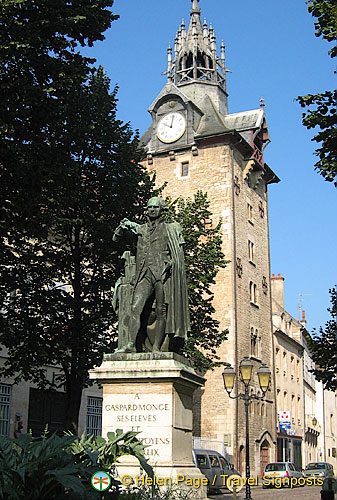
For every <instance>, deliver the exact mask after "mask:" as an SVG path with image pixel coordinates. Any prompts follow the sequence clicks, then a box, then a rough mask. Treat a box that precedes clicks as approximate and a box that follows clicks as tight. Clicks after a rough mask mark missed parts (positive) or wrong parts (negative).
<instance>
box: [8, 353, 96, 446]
mask: <svg viewBox="0 0 337 500" xmlns="http://www.w3.org/2000/svg"><path fill="white" fill-rule="evenodd" d="M6 357H7V353H6V349H5V348H3V349H2V351H1V355H0V366H3V364H4V362H5V359H6ZM44 368H45V370H46V373H47V378H48V380H50V381H52V380H53V378H55V376H56V375H58V374H60V373H61V369H60V368H58V367H51V366H45V367H44ZM65 398H66V394H65V391H64V387H60V388H58V389H57V390H53V391H50V390H41V389H39V388H38V387H37V386H36V385H35V384H33V383H31V382H26V381H22V382H19V383H15V381H14V379H13V378H2V379H1V380H0V435H4V436H10V437H15V436H17V435H18V434H19V433H25V432H28V431H30V430H31V431H32V432H33V435H35V436H39V435H41V433H42V432H43V431H44V430H45V428H46V425H48V430H49V431H50V432H60V433H62V432H63V430H64V428H65V423H64V422H65V404H66V400H65ZM101 414H102V390H101V389H100V388H99V387H98V386H97V385H94V386H92V387H88V388H85V389H84V390H83V394H82V402H81V408H80V413H79V427H78V431H79V434H81V433H82V432H93V433H94V434H100V433H101V426H102V420H101Z"/></svg>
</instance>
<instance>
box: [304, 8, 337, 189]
mask: <svg viewBox="0 0 337 500" xmlns="http://www.w3.org/2000/svg"><path fill="white" fill-rule="evenodd" d="M308 4H309V5H308V10H309V12H310V13H311V14H312V16H313V17H315V18H316V19H317V21H316V22H315V35H316V36H317V37H322V38H323V39H324V40H327V41H328V42H330V43H332V44H333V47H332V48H331V49H330V50H329V54H330V56H331V57H333V58H334V57H336V55H337V43H336V41H337V5H336V2H335V0H312V1H310V2H308ZM297 100H298V101H299V103H300V105H301V106H302V108H307V111H306V112H305V113H303V114H302V117H303V125H304V126H305V127H306V128H307V129H312V128H316V127H317V128H318V129H319V131H318V133H317V134H316V135H314V137H313V138H312V140H313V141H315V142H317V143H318V144H320V147H319V148H317V149H316V152H315V155H316V156H318V158H319V160H318V161H317V163H315V169H316V170H317V171H319V173H320V174H321V175H322V176H323V177H324V179H325V180H326V181H329V182H334V184H335V186H336V187H337V181H336V178H337V112H336V109H337V91H336V90H327V91H325V92H322V93H319V94H308V95H305V96H299V97H297Z"/></svg>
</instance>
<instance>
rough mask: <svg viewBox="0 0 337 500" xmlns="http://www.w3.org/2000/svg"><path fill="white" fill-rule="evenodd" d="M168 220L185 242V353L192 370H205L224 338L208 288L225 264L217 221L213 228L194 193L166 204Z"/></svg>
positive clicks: (202, 196) (205, 205)
mask: <svg viewBox="0 0 337 500" xmlns="http://www.w3.org/2000/svg"><path fill="white" fill-rule="evenodd" d="M168 217H169V220H176V221H178V222H179V223H180V224H181V226H182V228H183V236H184V240H185V246H184V250H185V267H186V278H187V285H188V296H189V306H190V314H191V334H190V337H189V338H188V339H187V342H186V344H185V353H186V355H187V356H188V358H189V359H190V360H191V361H192V363H193V365H194V367H195V368H196V369H198V370H200V371H203V372H204V371H206V370H207V369H209V368H212V367H213V366H215V365H216V364H217V363H218V361H219V358H218V356H217V355H216V350H217V348H218V347H219V346H220V344H221V343H222V342H223V341H224V340H225V339H226V335H227V331H226V330H225V331H219V321H218V320H216V319H215V317H214V313H215V309H214V306H213V297H214V292H213V290H212V285H214V284H215V277H216V275H217V273H218V271H219V269H220V268H224V267H225V266H226V264H227V262H228V261H226V260H225V256H224V254H223V252H222V249H221V247H222V240H221V221H220V222H219V223H218V224H217V225H215V226H213V225H212V220H211V217H212V214H211V212H210V210H209V201H208V198H207V194H206V193H203V192H202V191H198V192H197V193H196V194H195V195H194V198H193V199H187V200H184V199H183V198H178V199H176V200H175V201H174V202H173V203H171V204H170V209H169V213H168Z"/></svg>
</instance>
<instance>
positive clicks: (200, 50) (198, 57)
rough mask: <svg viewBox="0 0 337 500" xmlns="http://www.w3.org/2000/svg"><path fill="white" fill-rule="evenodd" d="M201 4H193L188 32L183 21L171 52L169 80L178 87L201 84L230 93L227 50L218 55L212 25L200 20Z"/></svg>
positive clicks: (222, 45)
mask: <svg viewBox="0 0 337 500" xmlns="http://www.w3.org/2000/svg"><path fill="white" fill-rule="evenodd" d="M200 14H201V12H200V7H199V0H192V8H191V10H190V22H189V27H188V30H187V31H186V26H185V22H184V20H182V22H181V24H180V26H179V29H178V31H177V33H176V37H175V40H174V42H175V43H174V57H173V60H172V48H171V47H170V46H169V48H168V70H167V75H168V80H170V81H173V83H174V84H175V85H177V86H182V85H188V84H191V83H196V82H201V83H203V84H205V83H206V84H212V85H215V86H218V87H219V88H220V89H221V90H222V91H224V92H225V93H226V95H227V92H226V68H225V46H224V43H223V42H222V44H221V56H220V57H218V56H217V54H216V38H215V34H214V29H213V27H212V24H210V25H208V24H207V22H206V19H205V20H204V22H203V24H202V23H201V19H200Z"/></svg>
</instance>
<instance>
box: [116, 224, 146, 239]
mask: <svg viewBox="0 0 337 500" xmlns="http://www.w3.org/2000/svg"><path fill="white" fill-rule="evenodd" d="M139 227H140V224H137V222H132V221H130V220H129V219H123V220H121V222H120V224H119V226H118V227H117V228H116V229H115V232H114V234H113V236H112V241H117V240H118V239H119V238H120V237H121V236H122V234H123V232H124V231H130V232H131V233H133V234H138V228H139Z"/></svg>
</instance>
